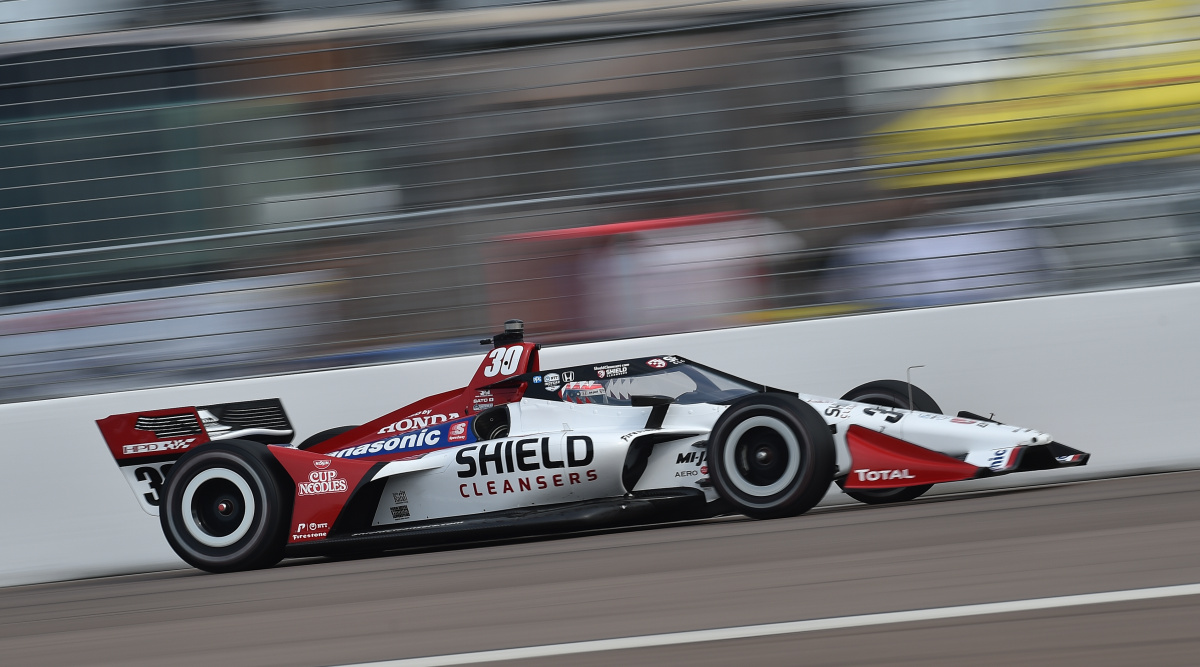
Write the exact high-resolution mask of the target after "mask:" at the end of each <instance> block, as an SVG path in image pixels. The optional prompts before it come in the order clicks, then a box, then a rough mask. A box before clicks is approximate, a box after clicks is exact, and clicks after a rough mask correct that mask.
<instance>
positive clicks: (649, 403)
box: [629, 395, 675, 428]
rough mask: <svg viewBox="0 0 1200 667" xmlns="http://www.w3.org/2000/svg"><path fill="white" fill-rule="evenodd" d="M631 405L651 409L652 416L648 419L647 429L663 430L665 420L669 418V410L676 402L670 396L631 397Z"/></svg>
mask: <svg viewBox="0 0 1200 667" xmlns="http://www.w3.org/2000/svg"><path fill="white" fill-rule="evenodd" d="M629 401H630V403H631V404H632V405H633V407H635V408H651V410H650V416H649V417H647V418H646V428H662V423H663V419H666V417H667V408H668V407H670V406H671V404H672V403H674V402H675V399H673V398H671V397H670V396H654V395H651V396H637V395H634V396H630V397H629Z"/></svg>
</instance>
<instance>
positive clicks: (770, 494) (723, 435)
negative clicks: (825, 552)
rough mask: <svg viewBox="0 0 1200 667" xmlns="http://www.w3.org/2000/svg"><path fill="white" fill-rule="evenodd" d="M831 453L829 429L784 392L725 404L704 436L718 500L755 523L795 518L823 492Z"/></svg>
mask: <svg viewBox="0 0 1200 667" xmlns="http://www.w3.org/2000/svg"><path fill="white" fill-rule="evenodd" d="M835 460H836V454H835V452H834V446H833V435H832V434H831V433H830V432H829V426H828V425H827V424H826V423H825V420H824V419H823V418H822V417H821V415H820V414H818V413H817V411H816V410H814V409H813V408H812V406H810V405H808V404H807V403H805V402H803V401H801V400H799V399H798V398H795V397H793V396H788V395H786V394H773V393H770V394H753V395H750V396H747V397H745V398H743V399H740V400H738V401H736V402H734V403H733V404H731V405H730V406H729V408H728V409H727V410H725V412H724V413H723V414H722V415H721V417H720V418H718V419H717V423H716V424H714V425H713V429H712V431H711V433H710V434H709V438H708V468H709V471H710V476H711V478H712V481H713V486H714V487H716V490H717V493H718V494H720V497H721V498H722V499H724V500H725V501H726V502H728V503H729V504H730V505H732V506H733V508H734V509H735V510H736V511H738V512H741V513H742V514H745V515H746V516H749V517H752V518H755V519H776V518H781V517H789V516H797V515H799V514H803V513H805V512H807V511H808V510H810V509H812V507H813V505H816V504H817V502H818V501H820V500H821V498H822V497H823V496H824V495H825V492H826V491H827V490H829V484H830V483H831V482H832V481H833V475H834V472H835Z"/></svg>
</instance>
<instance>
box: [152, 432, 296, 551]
mask: <svg viewBox="0 0 1200 667" xmlns="http://www.w3.org/2000/svg"><path fill="white" fill-rule="evenodd" d="M288 479H289V478H288V477H287V474H286V473H285V472H284V471H283V468H282V466H280V465H279V462H278V461H276V460H275V458H274V457H273V456H271V454H270V452H269V451H268V450H267V446H266V445H263V444H260V443H257V442H252V441H249V440H223V441H219V442H214V443H211V444H207V445H204V446H203V447H200V448H198V449H196V450H194V451H192V452H188V453H187V454H185V455H184V456H183V457H182V458H180V459H179V462H178V463H176V464H175V466H174V467H173V468H172V469H171V473H170V475H168V477H167V482H166V486H165V488H164V490H163V503H162V506H161V507H160V511H159V521H160V523H161V524H162V529H163V534H164V535H165V536H166V538H167V542H168V543H169V544H170V545H171V548H172V549H174V550H175V553H177V554H179V557H180V558H182V559H183V560H184V561H186V562H187V563H188V564H190V565H192V566H193V567H196V568H199V569H201V570H205V571H208V572H232V571H236V570H252V569H257V568H263V567H270V566H272V565H274V564H275V563H278V562H279V561H280V559H281V558H283V548H284V545H285V544H286V542H287V524H288V521H289V520H290V519H291V489H290V485H289V484H286V483H285V480H288Z"/></svg>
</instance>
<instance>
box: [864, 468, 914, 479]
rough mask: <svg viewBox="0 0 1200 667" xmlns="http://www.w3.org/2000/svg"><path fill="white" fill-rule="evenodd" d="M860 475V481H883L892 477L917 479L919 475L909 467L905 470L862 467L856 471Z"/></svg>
mask: <svg viewBox="0 0 1200 667" xmlns="http://www.w3.org/2000/svg"><path fill="white" fill-rule="evenodd" d="M854 474H856V475H858V481H860V482H882V481H884V480H890V479H916V478H917V476H916V475H914V474H912V473H911V472H909V471H908V468H904V469H903V470H869V469H867V468H860V469H858V470H855V471H854Z"/></svg>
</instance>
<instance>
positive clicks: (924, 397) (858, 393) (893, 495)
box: [837, 380, 942, 505]
mask: <svg viewBox="0 0 1200 667" xmlns="http://www.w3.org/2000/svg"><path fill="white" fill-rule="evenodd" d="M908 396H909V384H908V383H907V382H901V381H899V380H876V381H874V382H868V383H866V384H860V385H858V386H857V387H855V388H853V389H851V390H850V391H848V392H846V393H845V394H844V395H843V396H842V400H843V401H855V402H857V403H868V404H870V405H879V406H883V407H885V408H898V409H900V410H916V411H917V412H932V413H935V414H939V415H940V414H942V408H941V406H939V405H938V404H937V401H935V400H933V397H932V396H930V395H929V394H927V393H925V392H924V391H922V390H921V388H919V387H917V386H916V385H913V386H912V405H909V401H908ZM837 484H838V487H839V488H840V489H841V490H842V492H843V493H845V494H846V495H848V496H850V497H851V498H853V499H855V500H857V501H858V502H860V503H866V504H868V505H886V504H888V503H902V502H905V501H908V500H914V499H916V498H918V497H920V496H921V495H923V494H924V493H925V492H926V491H928V490H929V489H932V488H933V485H932V484H921V485H919V486H902V487H898V488H895V489H847V488H845V486H843V485H844V484H845V480H842V479H839V480H838V482H837Z"/></svg>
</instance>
